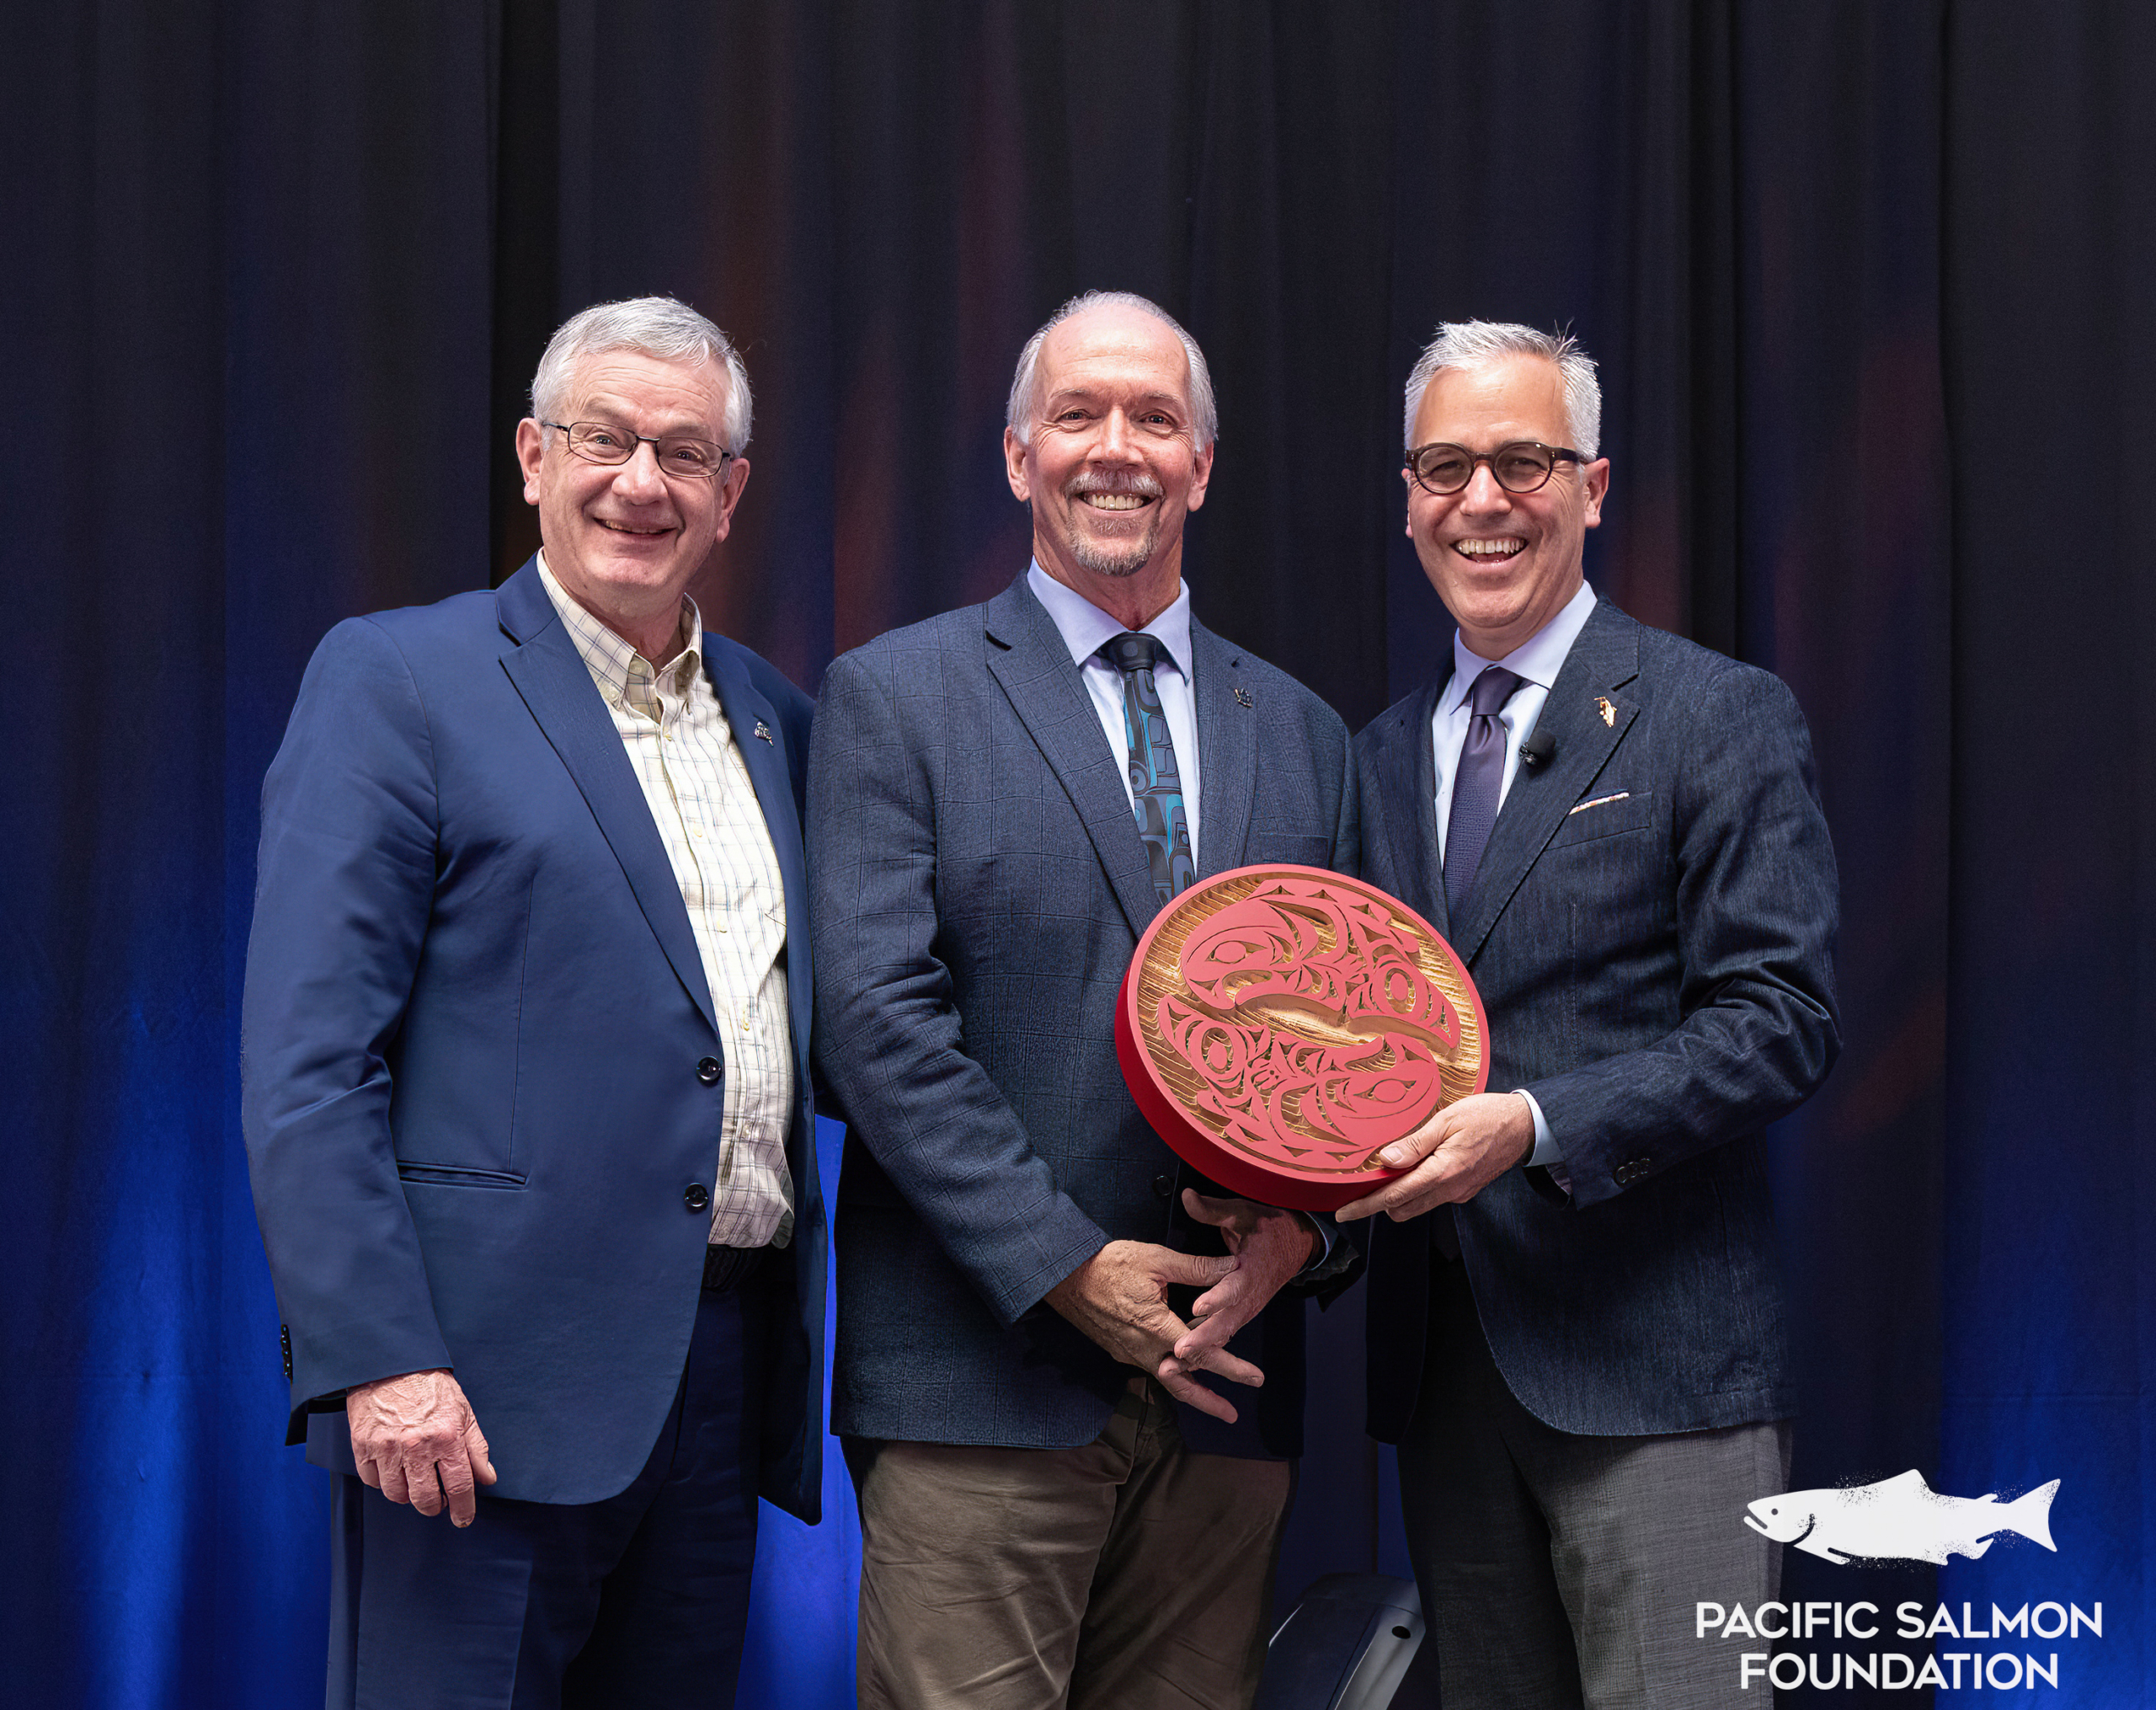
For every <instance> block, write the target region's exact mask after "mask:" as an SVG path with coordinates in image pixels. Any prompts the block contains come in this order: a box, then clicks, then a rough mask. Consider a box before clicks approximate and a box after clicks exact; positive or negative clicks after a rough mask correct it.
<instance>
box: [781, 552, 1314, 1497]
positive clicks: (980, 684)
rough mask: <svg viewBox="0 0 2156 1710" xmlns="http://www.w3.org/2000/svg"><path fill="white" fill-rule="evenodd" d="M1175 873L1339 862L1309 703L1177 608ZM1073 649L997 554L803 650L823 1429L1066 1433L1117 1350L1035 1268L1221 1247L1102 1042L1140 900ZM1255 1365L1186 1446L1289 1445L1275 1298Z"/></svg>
mask: <svg viewBox="0 0 2156 1710" xmlns="http://www.w3.org/2000/svg"><path fill="white" fill-rule="evenodd" d="M1191 651H1192V655H1193V669H1192V689H1193V697H1194V699H1195V702H1196V707H1197V715H1198V750H1199V753H1200V756H1201V758H1202V764H1201V767H1200V778H1201V785H1202V790H1203V794H1202V795H1201V797H1200V817H1199V823H1198V861H1199V872H1200V874H1201V876H1203V875H1204V874H1214V873H1219V872H1222V871H1225V869H1227V868H1233V867H1239V866H1244V865H1247V864H1250V863H1257V862H1294V863H1300V864H1303V865H1305V866H1310V867H1343V868H1348V870H1353V861H1354V858H1355V838H1356V815H1355V795H1354V788H1353V778H1352V776H1351V772H1350V764H1349V756H1348V737H1347V732H1346V730H1345V729H1344V728H1343V727H1342V724H1341V722H1340V719H1339V718H1338V716H1337V714H1336V713H1333V711H1332V710H1331V708H1329V707H1327V706H1326V705H1325V703H1323V702H1321V701H1320V700H1319V699H1318V698H1317V697H1315V695H1313V694H1311V693H1310V691H1309V690H1307V689H1305V688H1304V687H1302V686H1301V685H1300V684H1299V683H1297V682H1296V681H1294V679H1293V678H1291V677H1289V676H1285V675H1283V673H1281V672H1280V671H1276V670H1274V669H1273V667H1271V666H1270V665H1266V664H1264V663H1263V662H1262V661H1261V660H1257V659H1253V658H1252V657H1251V656H1250V655H1248V654H1246V653H1244V652H1242V651H1241V650H1240V649H1237V648H1235V647H1234V646H1232V645H1230V644H1229V643H1227V642H1225V641H1223V640H1221V639H1220V638H1219V637H1218V636H1216V635H1214V634H1213V633H1211V632H1210V631H1209V630H1208V629H1206V628H1204V627H1203V625H1201V624H1198V623H1195V622H1193V623H1192V625H1191ZM1123 767H1124V760H1123V756H1121V755H1119V754H1117V753H1116V752H1114V751H1113V750H1112V749H1111V747H1110V745H1108V743H1107V741H1106V740H1103V738H1102V730H1101V724H1100V719H1099V718H1098V716H1097V713H1095V711H1094V708H1093V703H1092V701H1091V698H1090V697H1088V695H1087V693H1086V688H1085V685H1084V683H1083V681H1082V679H1081V675H1080V671H1079V668H1078V666H1076V665H1074V664H1073V663H1072V662H1071V660H1070V653H1069V651H1068V650H1067V649H1065V646H1064V643H1063V639H1062V637H1061V636H1060V635H1059V633H1057V631H1056V628H1055V624H1054V620H1053V619H1051V618H1050V617H1049V614H1048V612H1046V610H1044V609H1043V607H1042V606H1041V603H1040V601H1038V600H1037V599H1036V598H1034V596H1033V592H1032V590H1030V589H1028V588H1027V586H1026V585H1025V581H1024V579H1023V578H1020V579H1019V580H1018V581H1017V583H1016V584H1015V585H1013V586H1012V587H1011V588H1010V589H1008V590H1006V591H1005V592H1004V593H1002V594H1001V595H999V596H997V597H996V598H995V599H994V600H992V601H989V602H988V603H987V604H986V605H985V606H973V607H964V608H963V609H961V610H959V611H956V612H947V613H945V614H944V615H943V616H942V617H937V618H933V619H931V620H930V621H929V622H927V623H919V624H915V625H914V626H912V627H911V628H906V629H900V630H896V631H894V632H893V633H890V634H888V635H885V636H883V637H882V638H881V639H878V640H876V641H873V642H872V643H870V644H868V645H867V646H866V647H864V648H862V649H859V650H858V651H857V652H853V653H850V654H847V655H845V656H844V657H842V658H841V659H840V660H837V661H836V663H835V664H834V665H832V666H831V669H830V672H829V674H828V675H827V676H825V680H824V690H823V696H822V699H821V702H820V703H819V708H818V710H817V718H816V742H815V758H814V765H813V766H812V767H810V770H809V878H810V891H811V898H812V903H811V906H812V908H813V910H814V917H815V922H816V957H817V967H818V970H819V977H818V981H817V1005H818V1008H817V1047H816V1050H817V1060H818V1062H819V1065H820V1066H821V1071H822V1073H823V1076H824V1077H825V1082H826V1084H827V1085H828V1086H829V1087H831V1088H832V1089H833V1090H834V1091H835V1093H837V1094H838V1096H839V1097H840V1098H841V1100H842V1101H843V1103H844V1104H845V1107H846V1117H847V1121H848V1124H849V1128H848V1132H847V1137H846V1169H845V1172H844V1174H843V1176H842V1178H841V1184H840V1188H839V1212H838V1287H839V1320H838V1349H837V1355H836V1360H835V1371H834V1376H833V1379H832V1403H831V1410H832V1422H833V1425H834V1427H835V1429H838V1430H840V1431H841V1432H845V1433H847V1434H850V1435H862V1436H865V1437H872V1438H884V1439H898V1440H907V1441H926V1442H945V1443H979V1444H1000V1445H1011V1446H1022V1447H1032V1448H1069V1447H1073V1446H1075V1445H1079V1444H1081V1443H1086V1442H1089V1441H1091V1440H1092V1439H1093V1438H1094V1437H1095V1436H1097V1435H1099V1433H1100V1431H1101V1429H1102V1427H1103V1426H1104V1425H1105V1424H1107V1419H1108V1415H1109V1413H1110V1411H1111V1410H1112V1409H1113V1406H1114V1404H1115V1402H1116V1398H1117V1397H1118V1393H1119V1392H1121V1390H1122V1388H1123V1383H1124V1381H1125V1380H1126V1379H1127V1378H1128V1376H1129V1372H1128V1371H1127V1370H1126V1369H1125V1368H1123V1367H1120V1366H1118V1365H1117V1364H1116V1363H1115V1361H1114V1360H1113V1359H1112V1358H1111V1357H1110V1356H1109V1355H1107V1353H1105V1352H1104V1351H1102V1349H1100V1348H1099V1347H1097V1346H1096V1345H1095V1344H1093V1343H1092V1342H1091V1341H1089V1340H1087V1339H1086V1337H1085V1336H1083V1335H1082V1334H1081V1333H1079V1332H1078V1331H1077V1330H1076V1329H1075V1328H1073V1327H1072V1326H1071V1325H1070V1323H1067V1322H1066V1321H1065V1319H1064V1318H1063V1317H1061V1316H1060V1315H1059V1314H1058V1313H1057V1312H1055V1311H1054V1308H1053V1307H1049V1306H1047V1305H1045V1304H1043V1296H1045V1295H1046V1294H1047V1293H1048V1291H1049V1289H1050V1288H1052V1287H1053V1286H1054V1285H1055V1284H1056V1283H1058V1282H1059V1281H1060V1280H1062V1279H1063V1278H1064V1277H1065V1276H1066V1275H1068V1274H1070V1272H1071V1271H1073V1270H1075V1269H1077V1267H1078V1266H1079V1265H1080V1264H1081V1263H1082V1262H1083V1261H1085V1260H1086V1258H1090V1257H1091V1255H1092V1254H1093V1253H1096V1252H1097V1251H1098V1250H1099V1249H1100V1248H1102V1246H1103V1245H1105V1244H1106V1243H1107V1242H1108V1241H1110V1240H1113V1239H1129V1240H1139V1241H1150V1242H1162V1243H1166V1244H1171V1245H1175V1246H1177V1247H1180V1248H1184V1249H1185V1250H1188V1251H1199V1252H1214V1253H1217V1252H1219V1251H1221V1250H1222V1249H1221V1248H1220V1247H1219V1244H1218V1239H1217V1236H1216V1235H1215V1233H1214V1231H1212V1230H1211V1229H1209V1228H1206V1227H1203V1226H1197V1227H1194V1228H1193V1226H1191V1225H1190V1223H1189V1221H1188V1220H1187V1218H1185V1217H1183V1216H1182V1215H1181V1210H1180V1204H1179V1194H1177V1193H1176V1192H1175V1184H1176V1182H1177V1176H1178V1165H1177V1159H1176V1157H1175V1155H1174V1154H1173V1153H1172V1152H1170V1151H1169V1150H1168V1148H1167V1147H1166V1146H1165V1145H1163V1144H1162V1143H1161V1140H1160V1139H1159V1137H1158V1136H1156V1135H1155V1134H1154V1132H1153V1130H1151V1128H1150V1127H1149V1126H1148V1125H1146V1122H1145V1118H1144V1117H1142V1116H1140V1115H1139V1114H1138V1110H1137V1107H1136V1106H1135V1105H1134V1104H1133V1103H1132V1102H1131V1099H1130V1095H1129V1093H1128V1092H1127V1091H1126V1090H1125V1088H1124V1086H1123V1077H1122V1073H1121V1071H1119V1069H1118V1067H1117V1064H1116V1055H1115V1046H1114V1036H1113V1018H1114V1010H1115V1002H1116V994H1117V991H1118V987H1119V986H1120V984H1121V981H1122V979H1123V972H1124V970H1125V969H1127V968H1128V967H1129V963H1130V958H1131V954H1132V952H1133V950H1134V949H1135V948H1136V946H1137V941H1138V936H1139V933H1140V932H1142V931H1144V929H1145V927H1146V926H1147V924H1148V923H1149V922H1150V921H1151V920H1152V918H1153V916H1154V915H1155V914H1156V913H1157V912H1158V911H1159V908H1160V901H1159V898H1158V895H1156V893H1155V890H1154V888H1153V881H1152V878H1151V874H1150V870H1149V868H1148V866H1147V863H1146V857H1145V847H1144V846H1143V844H1142V843H1141V842H1139V836H1138V829H1137V825H1136V822H1135V820H1134V819H1133V817H1132V815H1131V810H1130V804H1129V800H1128V799H1127V798H1126V796H1125V794H1124V789H1123ZM1231 1345H1233V1346H1234V1347H1235V1349H1236V1351H1237V1352H1238V1353H1241V1354H1243V1355H1246V1357H1247V1358H1249V1359H1251V1360H1253V1361H1255V1362H1256V1363H1257V1365H1259V1366H1260V1368H1261V1369H1262V1370H1263V1371H1264V1372H1265V1374H1266V1382H1265V1385H1264V1386H1263V1387H1262V1389H1257V1390H1251V1389H1245V1388H1240V1387H1235V1386H1232V1385H1227V1386H1220V1387H1222V1388H1224V1390H1225V1392H1228V1393H1229V1394H1230V1396H1231V1398H1232V1399H1233V1400H1234V1401H1235V1403H1236V1406H1237V1408H1239V1410H1240V1411H1241V1419H1240V1421H1239V1422H1238V1424H1236V1425H1235V1426H1232V1427H1230V1426H1225V1425H1222V1424H1219V1422H1218V1421H1216V1420H1214V1419H1209V1418H1208V1417H1207V1416H1205V1415H1204V1414H1202V1413H1198V1412H1197V1410H1195V1409H1194V1408H1182V1427H1183V1429H1184V1431H1185V1433H1186V1437H1187V1440H1188V1441H1189V1442H1190V1443H1191V1445H1192V1446H1193V1447H1194V1448H1198V1449H1201V1450H1204V1451H1211V1452H1220V1453H1230V1454H1241V1455H1245V1456H1262V1455H1267V1454H1270V1455H1274V1456H1287V1455H1294V1454H1297V1453H1299V1452H1300V1449H1301V1431H1302V1368H1303V1302H1302V1301H1301V1299H1299V1298H1293V1297H1289V1296H1284V1295H1283V1297H1281V1298H1279V1299H1277V1300H1276V1301H1274V1302H1273V1306H1272V1307H1270V1308H1268V1310H1267V1312H1265V1313H1263V1314H1262V1315H1261V1316H1260V1317H1259V1318H1257V1320H1255V1321H1254V1322H1253V1323H1251V1324H1249V1325H1247V1326H1246V1327H1245V1328H1244V1329H1243V1331H1242V1332H1241V1334H1240V1336H1239V1338H1238V1339H1237V1340H1236V1341H1235V1343H1234V1344H1231Z"/></svg>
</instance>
